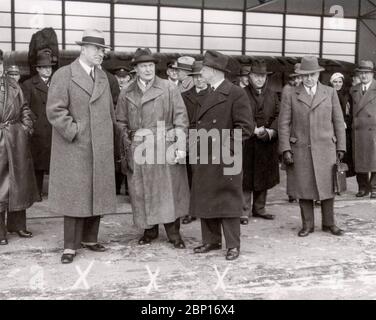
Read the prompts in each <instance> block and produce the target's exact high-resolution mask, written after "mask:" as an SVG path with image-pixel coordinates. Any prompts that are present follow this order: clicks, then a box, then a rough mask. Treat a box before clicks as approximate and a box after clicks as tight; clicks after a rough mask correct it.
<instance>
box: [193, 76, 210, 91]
mask: <svg viewBox="0 0 376 320" xmlns="http://www.w3.org/2000/svg"><path fill="white" fill-rule="evenodd" d="M192 78H193V83H194V84H195V86H196V88H198V89H205V88H206V87H207V86H208V84H207V83H206V81H205V79H204V78H203V76H202V75H201V74H195V75H193V76H192Z"/></svg>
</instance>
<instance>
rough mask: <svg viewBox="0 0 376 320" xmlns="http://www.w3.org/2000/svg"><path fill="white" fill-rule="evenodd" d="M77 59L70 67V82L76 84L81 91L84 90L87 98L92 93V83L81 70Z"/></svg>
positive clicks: (82, 69)
mask: <svg viewBox="0 0 376 320" xmlns="http://www.w3.org/2000/svg"><path fill="white" fill-rule="evenodd" d="M78 59H79V58H77V59H76V60H75V61H74V62H73V63H72V65H71V71H72V81H73V82H74V83H76V84H77V85H78V86H79V87H80V88H81V89H82V90H84V91H85V92H86V93H87V94H88V95H89V96H91V95H92V93H93V88H94V83H93V80H92V79H91V78H90V76H89V75H88V74H87V73H86V71H85V70H84V68H82V66H81V64H80V62H79V61H78ZM97 73H98V72H96V74H97Z"/></svg>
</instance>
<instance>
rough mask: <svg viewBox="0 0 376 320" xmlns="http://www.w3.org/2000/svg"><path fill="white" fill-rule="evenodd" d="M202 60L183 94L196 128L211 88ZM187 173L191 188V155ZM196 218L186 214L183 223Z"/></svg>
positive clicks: (196, 66)
mask: <svg viewBox="0 0 376 320" xmlns="http://www.w3.org/2000/svg"><path fill="white" fill-rule="evenodd" d="M202 66H203V64H202V61H195V62H194V63H193V70H192V73H189V74H188V76H190V77H192V79H193V83H194V86H193V87H192V88H191V89H189V90H188V91H185V92H183V93H182V94H181V95H182V97H183V100H184V104H185V106H186V108H187V113H188V118H189V129H196V116H197V112H198V110H199V109H200V106H201V104H202V103H203V102H204V100H205V99H206V97H207V95H208V93H209V92H210V88H209V86H208V84H207V83H206V81H205V79H204V78H203V77H202V74H201V69H202ZM187 159H188V163H187V173H188V182H189V188H191V187H192V168H191V165H190V164H189V157H187ZM194 220H196V218H195V217H192V216H190V215H187V216H185V217H184V218H183V219H182V223H183V224H188V223H190V222H192V221H194Z"/></svg>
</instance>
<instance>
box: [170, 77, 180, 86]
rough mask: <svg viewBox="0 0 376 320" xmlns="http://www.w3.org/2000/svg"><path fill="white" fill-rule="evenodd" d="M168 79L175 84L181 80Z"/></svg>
mask: <svg viewBox="0 0 376 320" xmlns="http://www.w3.org/2000/svg"><path fill="white" fill-rule="evenodd" d="M168 80H169V81H170V82H172V83H173V84H174V85H176V86H177V85H179V80H175V81H174V80H172V79H171V78H168Z"/></svg>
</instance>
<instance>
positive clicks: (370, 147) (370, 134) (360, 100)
mask: <svg viewBox="0 0 376 320" xmlns="http://www.w3.org/2000/svg"><path fill="white" fill-rule="evenodd" d="M355 71H356V72H357V74H358V76H359V78H360V81H361V83H359V84H357V85H355V86H354V87H352V88H351V90H350V95H351V98H352V99H351V100H352V112H351V113H352V115H351V116H352V130H353V152H354V165H355V172H356V178H357V181H358V185H359V191H358V193H357V194H356V196H357V197H364V196H366V195H368V194H369V192H371V198H372V199H375V198H376V144H375V139H376V133H375V132H376V131H375V130H376V100H375V98H376V81H375V79H374V78H373V77H374V72H375V71H374V65H373V62H372V61H361V62H360V64H359V66H358V68H357V69H355ZM369 175H370V176H369Z"/></svg>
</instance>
